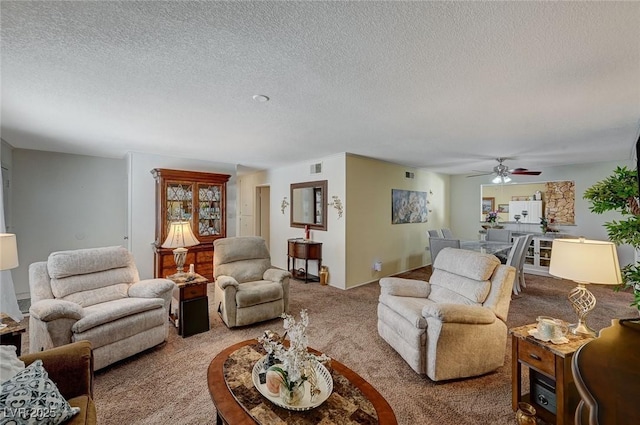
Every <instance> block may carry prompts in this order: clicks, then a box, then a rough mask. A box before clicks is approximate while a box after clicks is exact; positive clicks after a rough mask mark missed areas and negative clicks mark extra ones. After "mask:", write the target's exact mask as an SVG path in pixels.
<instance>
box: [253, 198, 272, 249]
mask: <svg viewBox="0 0 640 425" xmlns="http://www.w3.org/2000/svg"><path fill="white" fill-rule="evenodd" d="M270 207H271V188H270V187H269V186H257V187H256V236H261V237H262V238H263V239H264V240H265V241H266V242H267V246H271V245H270V240H269V235H270V226H269V221H270V218H271V213H270V211H271V210H270Z"/></svg>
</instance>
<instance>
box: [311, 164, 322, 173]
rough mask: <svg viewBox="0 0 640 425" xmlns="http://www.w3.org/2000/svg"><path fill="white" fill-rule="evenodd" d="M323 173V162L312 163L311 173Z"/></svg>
mask: <svg viewBox="0 0 640 425" xmlns="http://www.w3.org/2000/svg"><path fill="white" fill-rule="evenodd" d="M320 173H322V162H318V163H317V164H311V174H320Z"/></svg>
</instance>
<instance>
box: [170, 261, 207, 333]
mask: <svg viewBox="0 0 640 425" xmlns="http://www.w3.org/2000/svg"><path fill="white" fill-rule="evenodd" d="M167 279H170V280H172V281H173V282H174V283H175V284H176V285H178V287H177V288H176V289H174V291H173V300H172V302H171V310H170V313H169V319H170V320H171V322H172V323H173V324H174V325H175V326H176V327H177V328H178V335H181V336H182V337H183V338H184V337H187V336H190V335H194V334H197V333H200V332H206V331H208V330H209V297H208V296H207V284H208V283H209V279H207V278H206V277H204V276H201V275H199V274H197V273H183V274H180V275H171V276H167Z"/></svg>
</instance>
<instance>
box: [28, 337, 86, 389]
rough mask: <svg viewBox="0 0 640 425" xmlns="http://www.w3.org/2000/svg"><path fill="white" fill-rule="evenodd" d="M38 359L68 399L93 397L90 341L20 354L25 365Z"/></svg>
mask: <svg viewBox="0 0 640 425" xmlns="http://www.w3.org/2000/svg"><path fill="white" fill-rule="evenodd" d="M38 359H41V360H42V364H43V366H44V368H45V370H46V371H47V373H48V374H49V378H50V379H51V380H52V381H53V382H55V384H56V386H57V387H58V390H60V393H61V394H62V395H63V396H64V398H65V399H66V400H69V399H71V398H73V397H78V396H81V395H89V396H91V398H93V350H92V349H91V343H90V342H89V341H78V342H73V343H71V344H67V345H62V346H60V347H55V348H51V349H49V350H45V351H39V352H36V353H29V354H25V355H23V356H20V360H22V361H23V362H24V363H25V366H27V365H30V364H31V363H33V362H34V361H36V360H38Z"/></svg>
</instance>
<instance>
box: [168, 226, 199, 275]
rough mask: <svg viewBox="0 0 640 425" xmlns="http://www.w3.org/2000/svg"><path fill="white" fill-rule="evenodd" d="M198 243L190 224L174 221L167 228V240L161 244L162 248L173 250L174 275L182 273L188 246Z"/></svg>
mask: <svg viewBox="0 0 640 425" xmlns="http://www.w3.org/2000/svg"><path fill="white" fill-rule="evenodd" d="M199 243H200V241H198V239H196V237H195V235H194V234H193V231H192V230H191V222H189V221H174V222H172V223H171V227H170V228H169V234H168V235H167V239H166V240H165V241H164V243H163V244H162V248H175V249H174V250H173V259H174V260H175V262H176V269H177V273H176V274H182V273H183V272H184V262H185V260H186V259H187V251H188V250H187V248H186V247H188V246H194V245H198V244H199Z"/></svg>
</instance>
